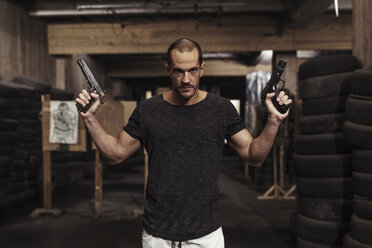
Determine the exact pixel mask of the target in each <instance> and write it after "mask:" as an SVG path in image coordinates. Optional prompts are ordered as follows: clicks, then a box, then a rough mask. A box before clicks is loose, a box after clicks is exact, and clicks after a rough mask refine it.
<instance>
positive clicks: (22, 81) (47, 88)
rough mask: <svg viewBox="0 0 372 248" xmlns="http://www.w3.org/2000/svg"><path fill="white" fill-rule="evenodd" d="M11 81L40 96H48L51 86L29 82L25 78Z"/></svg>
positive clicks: (16, 78)
mask: <svg viewBox="0 0 372 248" xmlns="http://www.w3.org/2000/svg"><path fill="white" fill-rule="evenodd" d="M12 81H13V82H16V83H19V84H22V85H27V86H29V87H31V88H33V89H34V90H35V91H37V92H39V93H41V94H48V93H50V90H51V89H52V86H50V85H48V84H45V83H41V82H38V81H34V80H31V79H28V78H25V77H14V78H13V79H12Z"/></svg>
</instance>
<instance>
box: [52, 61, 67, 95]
mask: <svg viewBox="0 0 372 248" xmlns="http://www.w3.org/2000/svg"><path fill="white" fill-rule="evenodd" d="M66 68H67V57H57V58H56V84H55V88H57V89H61V90H65V89H66V81H67V80H66V78H67V76H66V75H67V69H66Z"/></svg>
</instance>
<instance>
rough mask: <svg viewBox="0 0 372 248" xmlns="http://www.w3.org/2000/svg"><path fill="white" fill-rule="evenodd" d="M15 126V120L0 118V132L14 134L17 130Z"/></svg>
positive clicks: (16, 122)
mask: <svg viewBox="0 0 372 248" xmlns="http://www.w3.org/2000/svg"><path fill="white" fill-rule="evenodd" d="M17 126H18V121H17V120H14V119H8V118H0V131H7V132H15V131H16V130H17Z"/></svg>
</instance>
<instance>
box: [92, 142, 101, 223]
mask: <svg viewBox="0 0 372 248" xmlns="http://www.w3.org/2000/svg"><path fill="white" fill-rule="evenodd" d="M94 181H95V191H94V194H95V204H94V206H95V210H96V216H95V217H94V218H95V219H97V218H99V217H100V216H101V214H102V164H101V162H100V159H99V151H98V150H97V149H96V150H95V172H94Z"/></svg>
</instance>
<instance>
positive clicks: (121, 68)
mask: <svg viewBox="0 0 372 248" xmlns="http://www.w3.org/2000/svg"><path fill="white" fill-rule="evenodd" d="M204 62H205V64H206V68H205V71H204V76H245V75H246V74H247V73H249V72H253V71H257V70H259V71H269V72H270V71H271V65H258V66H247V65H244V64H241V63H239V62H238V61H234V60H205V61H204ZM165 63H166V62H165V61H161V60H147V61H144V60H135V61H128V62H126V63H120V64H115V65H112V66H108V67H107V68H106V70H107V76H108V77H110V78H131V77H151V78H154V77H155V78H156V77H167V76H168V73H167V71H166V69H165Z"/></svg>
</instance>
